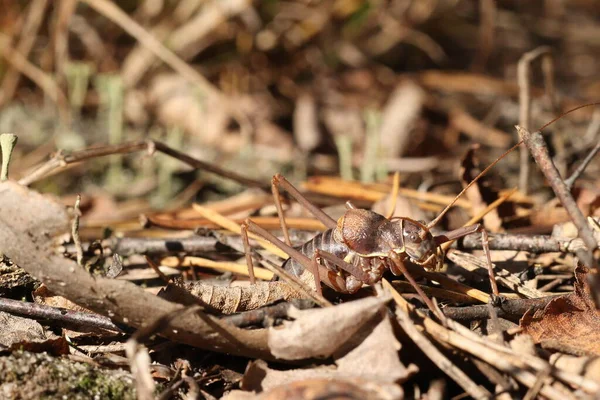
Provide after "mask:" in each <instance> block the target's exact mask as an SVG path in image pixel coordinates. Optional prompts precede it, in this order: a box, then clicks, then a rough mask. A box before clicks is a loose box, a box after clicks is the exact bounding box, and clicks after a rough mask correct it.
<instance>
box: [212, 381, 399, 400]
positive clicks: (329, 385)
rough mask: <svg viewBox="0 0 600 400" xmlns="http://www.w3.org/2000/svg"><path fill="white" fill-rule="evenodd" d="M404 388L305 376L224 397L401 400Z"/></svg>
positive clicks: (239, 399) (235, 399)
mask: <svg viewBox="0 0 600 400" xmlns="http://www.w3.org/2000/svg"><path fill="white" fill-rule="evenodd" d="M402 398H403V392H402V389H401V388H400V387H399V386H396V385H384V386H381V385H375V384H372V383H370V382H363V381H360V380H359V381H354V380H342V379H322V378H321V379H319V378H315V379H306V380H301V381H295V382H292V383H287V384H283V385H280V386H277V387H275V388H273V389H270V390H268V391H266V392H264V393H260V394H258V395H255V394H252V393H249V392H243V391H241V390H236V391H233V392H231V393H229V394H228V395H227V396H225V397H223V399H224V400H250V399H253V400H279V399H286V400H320V399H344V400H398V399H402Z"/></svg>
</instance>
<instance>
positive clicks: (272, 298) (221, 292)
mask: <svg viewBox="0 0 600 400" xmlns="http://www.w3.org/2000/svg"><path fill="white" fill-rule="evenodd" d="M181 289H183V290H185V291H186V292H187V293H189V294H190V295H192V296H194V298H195V299H196V300H194V301H190V299H189V298H187V297H188V296H187V294H186V293H182V291H181ZM159 296H160V297H162V298H163V299H166V300H169V301H172V302H176V303H180V304H188V305H189V304H194V303H195V304H202V305H203V306H208V307H209V308H212V309H213V310H215V311H219V312H221V313H223V314H233V313H236V312H241V311H248V310H255V309H257V308H260V307H263V306H266V305H269V304H272V303H274V302H276V301H279V300H291V299H301V298H303V297H304V296H303V295H302V294H301V293H299V292H297V291H295V290H294V289H293V288H292V287H291V286H290V285H288V284H287V283H285V282H256V283H255V284H254V285H251V286H214V285H207V284H205V283H202V282H201V281H195V282H184V281H183V280H181V279H180V278H176V279H174V280H173V282H169V284H167V286H166V287H165V288H164V289H163V290H161V292H160V293H159Z"/></svg>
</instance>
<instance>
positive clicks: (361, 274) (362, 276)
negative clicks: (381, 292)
mask: <svg viewBox="0 0 600 400" xmlns="http://www.w3.org/2000/svg"><path fill="white" fill-rule="evenodd" d="M315 255H318V257H321V258H322V259H324V260H326V261H329V262H330V263H332V264H333V265H335V266H336V267H338V268H340V269H342V270H344V271H346V272H347V273H349V274H350V275H352V276H353V277H355V278H356V279H357V280H359V281H361V282H364V283H366V284H367V285H369V284H373V283H375V282H374V281H373V279H371V277H370V276H369V274H368V273H367V272H365V271H363V270H362V269H361V268H360V267H358V266H355V265H353V264H350V263H349V262H346V261H344V260H342V259H341V258H339V257H337V256H336V255H334V254H331V253H329V252H328V251H323V250H318V249H317V250H315Z"/></svg>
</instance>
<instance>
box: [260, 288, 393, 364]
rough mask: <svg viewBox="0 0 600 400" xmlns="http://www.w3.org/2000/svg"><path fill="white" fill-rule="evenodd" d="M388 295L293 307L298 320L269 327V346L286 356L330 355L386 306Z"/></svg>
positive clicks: (293, 357) (372, 321)
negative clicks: (309, 308) (300, 308)
mask: <svg viewBox="0 0 600 400" xmlns="http://www.w3.org/2000/svg"><path fill="white" fill-rule="evenodd" d="M388 301H389V297H368V298H366V299H361V300H357V301H352V302H349V303H344V304H340V305H337V306H335V307H326V308H321V309H313V310H302V311H300V310H295V311H291V314H290V315H291V316H293V317H295V318H296V320H295V321H293V322H288V323H284V325H283V326H282V327H277V328H271V329H270V330H269V348H270V349H271V351H272V352H273V354H274V355H275V356H276V357H278V358H282V359H284V360H301V359H304V358H313V357H316V358H320V357H329V356H331V355H333V354H334V352H336V351H337V350H338V349H339V348H341V347H342V346H343V345H344V344H345V343H346V342H347V341H348V340H349V339H351V338H353V337H355V336H356V334H357V332H359V331H360V330H361V329H363V328H364V327H365V324H366V325H368V326H369V327H370V328H371V329H373V328H375V326H376V324H377V323H378V322H379V320H373V318H374V317H375V316H376V315H378V314H379V313H380V312H381V310H382V309H383V307H384V305H385V303H387V302H388Z"/></svg>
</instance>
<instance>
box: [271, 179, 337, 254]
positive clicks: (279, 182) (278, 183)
mask: <svg viewBox="0 0 600 400" xmlns="http://www.w3.org/2000/svg"><path fill="white" fill-rule="evenodd" d="M279 187H282V188H283V189H285V190H286V191H287V192H288V193H289V194H290V195H291V196H292V197H293V198H294V199H295V200H296V201H297V202H298V203H300V204H301V205H302V206H303V207H304V208H306V209H307V210H308V211H309V212H310V213H311V214H312V215H314V216H315V217H316V218H317V219H318V220H319V221H321V222H322V223H323V225H325V226H326V227H327V228H329V229H332V228H335V227H336V226H337V223H336V222H335V220H333V219H332V218H331V217H330V216H329V215H327V214H325V212H324V211H323V210H321V209H320V208H319V207H317V206H315V205H314V204H313V203H311V202H310V201H308V199H307V198H306V197H304V195H302V193H300V191H299V190H298V189H296V188H295V187H294V185H292V184H291V183H290V182H289V181H288V180H287V179H285V178H284V177H283V176H282V175H281V174H275V175H274V176H273V179H272V180H271V191H272V192H273V198H274V199H275V207H277V214H278V215H279V223H280V225H281V229H282V230H283V236H284V237H285V242H286V244H288V245H289V246H290V247H291V242H290V236H289V233H288V229H287V224H286V223H285V218H284V217H283V208H282V206H281V194H280V193H279Z"/></svg>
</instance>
